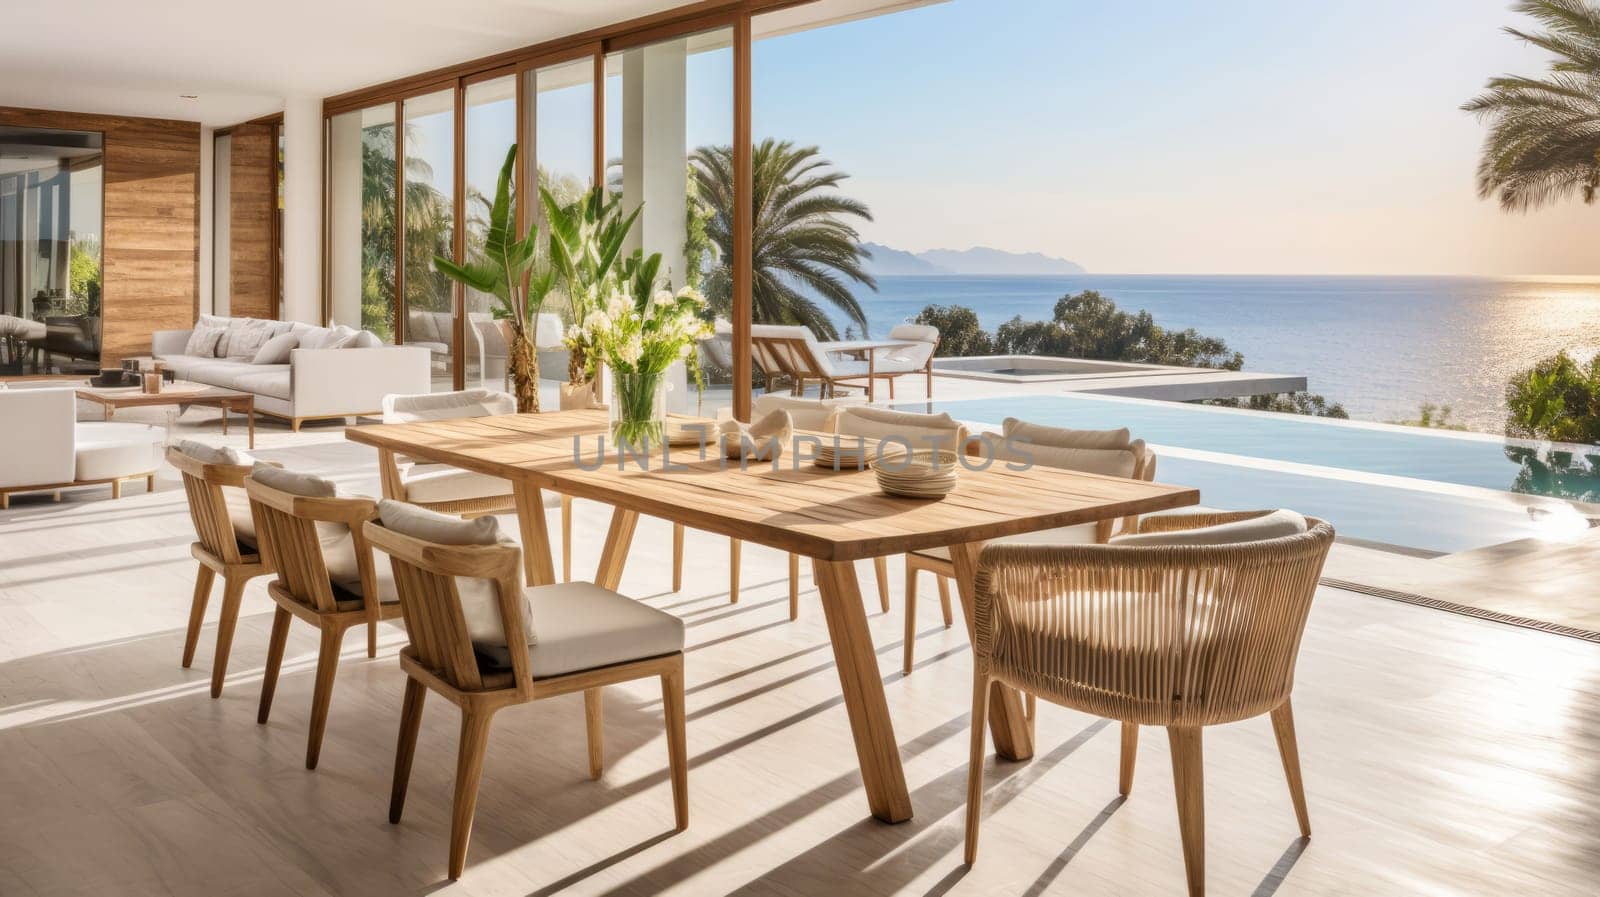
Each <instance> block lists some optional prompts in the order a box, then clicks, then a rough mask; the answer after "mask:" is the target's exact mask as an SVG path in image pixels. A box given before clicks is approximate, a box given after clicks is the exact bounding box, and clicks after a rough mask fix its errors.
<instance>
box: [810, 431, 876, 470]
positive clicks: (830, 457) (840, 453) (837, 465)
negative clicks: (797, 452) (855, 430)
mask: <svg viewBox="0 0 1600 897" xmlns="http://www.w3.org/2000/svg"><path fill="white" fill-rule="evenodd" d="M870 456H871V450H870V449H868V448H867V447H866V445H865V444H864V443H862V442H861V441H859V440H854V439H843V438H841V439H840V440H839V444H838V445H837V446H836V445H834V441H833V440H832V439H824V440H823V442H822V445H820V446H818V447H817V456H816V457H815V458H813V459H811V463H813V464H815V465H817V466H818V467H826V468H829V469H832V470H866V469H867V459H868V458H869V457H870Z"/></svg>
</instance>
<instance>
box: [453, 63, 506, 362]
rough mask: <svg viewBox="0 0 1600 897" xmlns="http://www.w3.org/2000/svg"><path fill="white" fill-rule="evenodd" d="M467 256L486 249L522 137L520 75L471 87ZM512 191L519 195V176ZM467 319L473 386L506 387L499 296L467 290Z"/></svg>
mask: <svg viewBox="0 0 1600 897" xmlns="http://www.w3.org/2000/svg"><path fill="white" fill-rule="evenodd" d="M466 118H467V137H466V140H467V143H466V146H467V149H466V152H467V157H466V169H467V172H466V173H467V211H466V215H467V220H466V223H465V226H466V229H467V230H466V243H467V258H469V259H472V258H478V257H479V256H481V255H482V253H483V241H484V237H485V236H486V235H487V234H488V232H489V210H490V209H491V208H492V207H493V205H494V197H495V191H496V190H497V189H498V187H499V184H500V168H501V166H503V165H504V164H505V161H506V152H507V151H508V150H509V149H510V148H511V144H513V143H515V142H516V140H517V80H516V76H515V75H507V76H506V77H504V78H496V79H494V80H493V81H484V82H480V83H478V84H470V85H468V86H467V115H466ZM511 190H512V196H513V198H515V197H516V181H515V179H513V180H512V183H511ZM464 296H465V298H466V311H467V321H466V326H465V327H464V328H463V331H462V333H463V336H464V337H465V340H466V341H465V343H464V344H463V346H464V350H463V352H462V358H461V362H462V364H463V365H464V369H465V371H466V379H465V382H466V385H467V386H468V387H475V386H484V387H487V388H490V389H502V388H504V384H505V375H506V341H505V340H504V339H503V338H501V335H500V329H499V327H498V325H496V324H495V320H494V311H495V307H496V305H497V304H498V302H499V300H498V299H496V298H495V297H494V296H493V295H492V294H490V293H480V292H478V291H477V290H472V289H468V290H466V291H465V293H464Z"/></svg>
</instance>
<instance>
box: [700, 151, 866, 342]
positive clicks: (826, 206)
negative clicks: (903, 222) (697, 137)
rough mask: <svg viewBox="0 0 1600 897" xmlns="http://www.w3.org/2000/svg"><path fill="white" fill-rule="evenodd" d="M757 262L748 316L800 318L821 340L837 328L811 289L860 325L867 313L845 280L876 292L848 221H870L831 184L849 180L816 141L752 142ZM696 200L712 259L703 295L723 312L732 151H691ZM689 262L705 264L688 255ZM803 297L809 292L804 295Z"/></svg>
mask: <svg viewBox="0 0 1600 897" xmlns="http://www.w3.org/2000/svg"><path fill="white" fill-rule="evenodd" d="M753 161H754V165H755V195H754V200H755V208H756V213H755V234H754V246H755V268H754V270H753V271H752V272H751V275H752V278H753V281H754V282H753V284H752V290H751V292H752V303H753V305H754V309H753V311H754V320H755V321H757V322H759V323H763V324H803V325H805V326H807V327H809V328H811V331H812V332H813V333H815V334H817V336H819V337H821V338H823V339H837V338H838V329H837V328H836V327H835V326H834V324H833V320H832V319H831V318H830V317H829V316H828V314H827V312H826V311H824V310H823V307H822V306H821V305H820V304H818V301H817V300H816V299H813V298H812V295H814V296H817V297H820V298H821V299H822V300H823V301H826V302H827V303H829V304H831V305H833V306H834V307H835V308H837V309H838V310H839V311H841V312H843V313H844V316H845V317H846V318H848V319H849V320H850V321H851V322H852V323H853V324H854V325H856V326H857V327H858V328H859V329H860V331H861V332H862V333H863V334H865V333H866V332H867V316H866V313H865V312H864V311H862V310H861V303H860V302H858V301H856V297H855V295H854V294H853V293H852V292H851V289H850V286H851V283H852V282H853V283H856V284H860V285H862V286H865V287H867V288H868V289H871V290H874V291H876V290H877V289H878V283H877V281H875V280H873V278H872V275H870V274H868V273H867V272H866V270H865V269H864V268H862V262H863V261H865V260H866V259H867V258H870V257H871V253H869V252H867V251H866V250H865V249H862V248H861V245H860V236H861V235H860V234H859V233H857V232H856V229H855V227H854V226H852V224H851V223H850V220H849V219H851V218H860V219H863V220H866V221H871V220H872V213H871V212H870V211H868V210H867V207H866V206H865V205H863V204H862V203H860V202H858V201H857V200H854V199H851V198H849V197H847V196H841V195H840V194H839V193H838V192H837V188H838V186H839V184H840V182H841V181H843V180H844V179H845V178H847V177H849V175H847V174H845V173H844V172H842V171H839V170H837V169H835V168H833V163H831V162H829V161H827V160H826V159H823V158H821V157H820V156H818V154H817V148H816V147H814V146H803V147H797V146H795V145H794V144H793V143H791V142H789V141H787V140H772V139H770V138H769V139H766V140H763V141H761V143H759V144H757V145H756V147H755V154H754V157H753ZM690 163H691V165H692V166H693V169H694V187H695V190H694V197H693V199H694V200H695V201H697V202H699V203H702V204H703V205H704V208H705V212H706V214H705V216H704V221H705V235H706V237H707V238H709V240H710V242H711V246H712V254H713V256H714V258H715V259H716V260H717V261H718V263H719V264H718V265H717V267H716V268H715V269H714V270H711V271H709V272H708V273H707V274H706V277H705V281H704V290H703V292H704V293H705V295H706V300H707V302H708V304H709V305H710V307H711V309H712V310H713V311H716V312H719V313H722V314H727V313H728V311H729V309H730V308H731V307H732V304H733V277H732V270H731V267H730V265H729V261H730V260H731V259H732V258H733V148H732V147H729V146H703V147H701V148H700V149H698V150H695V152H694V155H693V157H691V159H690ZM689 264H690V265H693V266H698V265H701V264H703V262H702V260H701V259H698V258H692V259H690V260H689ZM808 293H809V294H811V295H807V294H808Z"/></svg>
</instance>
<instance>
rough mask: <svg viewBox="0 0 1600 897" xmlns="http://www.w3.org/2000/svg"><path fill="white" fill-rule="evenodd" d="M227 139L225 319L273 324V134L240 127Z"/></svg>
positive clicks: (271, 129)
mask: <svg viewBox="0 0 1600 897" xmlns="http://www.w3.org/2000/svg"><path fill="white" fill-rule="evenodd" d="M229 133H230V135H231V136H232V138H233V140H232V144H231V147H230V149H229V166H228V167H229V174H228V238H229V245H228V247H227V251H228V297H229V298H228V314H230V315H232V316H234V317H246V318H267V319H271V318H276V317H277V310H276V309H275V308H274V307H273V305H274V303H273V301H272V300H273V296H272V288H273V283H272V264H273V259H272V216H273V212H274V209H273V205H274V202H275V200H276V198H277V193H276V189H275V188H276V184H275V183H274V178H275V177H276V175H277V157H278V145H277V144H278V129H277V128H275V127H273V126H272V125H265V124H246V125H239V126H238V127H235V128H233V129H232V130H231V131H230V132H229ZM221 248H222V247H218V249H221Z"/></svg>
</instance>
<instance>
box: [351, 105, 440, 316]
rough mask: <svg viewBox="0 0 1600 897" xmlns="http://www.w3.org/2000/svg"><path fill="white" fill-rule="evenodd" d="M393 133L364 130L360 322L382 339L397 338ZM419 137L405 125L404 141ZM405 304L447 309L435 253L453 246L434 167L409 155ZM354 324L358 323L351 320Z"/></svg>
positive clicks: (414, 141) (378, 128)
mask: <svg viewBox="0 0 1600 897" xmlns="http://www.w3.org/2000/svg"><path fill="white" fill-rule="evenodd" d="M394 138H395V132H394V125H393V124H382V125H375V126H372V127H369V128H366V129H364V130H363V131H362V134H361V202H362V205H361V252H362V272H363V277H362V298H361V304H362V326H363V327H365V328H367V329H371V330H374V331H376V332H377V333H378V335H380V336H382V337H383V338H384V339H390V338H392V337H393V333H394V330H393V327H394V305H393V296H394V283H395V268H396V266H397V259H396V258H395V239H396V235H395V220H394V205H395V175H396V172H395V164H394V156H395V139H394ZM419 142H420V137H419V136H418V134H417V132H416V130H415V129H414V128H413V127H411V126H410V125H407V126H406V144H407V145H408V146H415V145H417V144H418V143H419ZM405 190H406V258H405V272H406V296H405V300H406V307H408V308H412V309H420V308H428V309H435V310H448V306H443V307H441V297H448V296H449V292H448V290H449V284H448V281H447V280H446V279H445V278H444V276H443V275H441V274H439V273H438V272H436V271H434V270H433V256H434V254H435V253H439V252H444V253H448V252H449V251H450V228H451V226H452V221H453V217H452V216H453V210H452V209H451V205H450V203H449V202H447V201H445V198H444V196H443V194H441V193H440V192H439V191H438V190H437V189H435V188H434V186H433V166H431V165H429V164H428V163H427V161H426V160H424V159H422V158H420V157H419V156H414V155H409V154H408V155H407V156H406V175H405ZM350 323H354V322H350Z"/></svg>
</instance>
